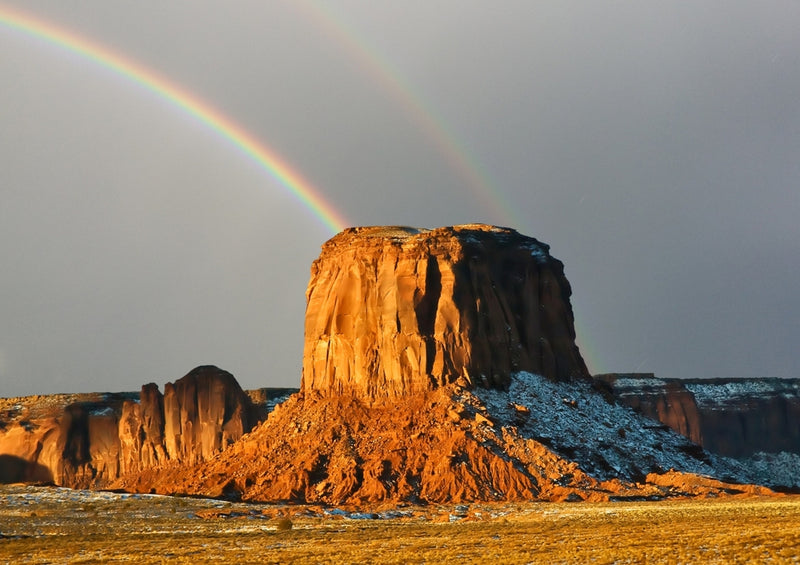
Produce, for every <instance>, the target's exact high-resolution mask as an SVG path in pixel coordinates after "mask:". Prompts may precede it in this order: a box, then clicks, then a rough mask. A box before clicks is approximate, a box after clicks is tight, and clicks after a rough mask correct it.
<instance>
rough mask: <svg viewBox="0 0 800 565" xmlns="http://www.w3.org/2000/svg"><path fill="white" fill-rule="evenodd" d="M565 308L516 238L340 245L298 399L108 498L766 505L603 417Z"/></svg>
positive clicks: (408, 235) (641, 423)
mask: <svg viewBox="0 0 800 565" xmlns="http://www.w3.org/2000/svg"><path fill="white" fill-rule="evenodd" d="M569 296H570V287H569V283H568V282H567V281H566V279H565V278H564V274H563V266H562V265H561V263H560V262H558V261H557V260H555V259H553V258H552V257H551V256H550V255H549V252H548V247H547V246H546V245H545V244H543V243H540V242H538V241H537V240H535V239H533V238H529V237H525V236H522V235H520V234H518V233H517V232H515V231H513V230H509V229H505V228H495V227H491V226H483V225H468V226H455V227H449V228H439V229H434V230H419V229H414V228H397V227H391V228H377V227H372V228H353V229H349V230H345V231H344V232H342V233H341V234H339V235H337V236H336V237H334V238H333V239H331V240H330V241H328V242H327V243H326V244H325V245H324V246H323V248H322V253H321V255H320V257H319V259H318V260H317V261H315V262H314V265H313V267H312V270H311V280H310V283H309V287H308V291H307V298H308V302H307V310H306V324H305V331H306V335H305V350H304V359H303V377H302V386H301V390H300V392H299V393H298V394H296V395H293V396H292V397H291V398H289V399H288V400H287V401H286V402H284V403H283V404H281V405H279V406H278V407H277V408H276V409H275V411H274V412H272V413H271V414H270V415H269V417H268V418H267V420H266V421H265V422H264V423H262V424H261V425H259V426H258V427H257V428H256V429H254V430H253V431H252V432H251V433H250V434H248V435H247V436H245V437H243V438H242V439H241V440H239V441H238V442H236V443H235V444H234V445H233V446H232V447H231V448H230V449H228V450H226V451H224V452H222V453H220V454H218V455H216V456H214V457H212V458H211V459H209V460H207V461H205V462H203V463H200V464H199V465H197V466H195V467H193V468H188V469H187V468H186V467H185V466H180V465H169V466H166V467H161V468H159V469H158V470H157V471H153V470H151V471H145V472H142V473H138V474H135V475H129V476H125V477H122V478H121V479H120V481H119V482H117V483H116V484H115V485H114V486H115V487H116V488H122V489H126V490H132V491H139V492H159V493H164V494H192V495H204V496H213V497H228V498H235V499H243V500H253V501H292V502H305V503H325V504H354V505H360V504H364V503H369V504H376V503H392V504H394V503H397V502H401V501H402V502H429V503H453V502H463V501H476V500H611V499H618V498H631V497H633V498H651V497H655V498H660V497H668V496H695V495H702V494H713V495H715V496H722V495H726V494H737V493H740V494H741V493H750V494H752V493H764V492H768V491H766V489H759V488H758V487H742V486H737V487H734V486H732V485H729V484H723V483H721V482H719V481H715V480H713V479H708V480H704V481H705V482H704V481H700V482H699V483H698V481H696V480H694V479H693V478H692V477H693V476H694V475H692V473H702V474H704V475H712V474H715V473H716V472H717V471H720V469H717V468H716V467H715V463H714V462H713V461H712V459H711V458H710V457H709V455H708V454H707V453H706V452H704V451H703V450H702V449H701V448H699V447H698V446H696V445H694V444H692V443H690V442H689V441H687V440H686V439H685V438H683V437H681V436H680V435H678V434H676V433H674V432H671V431H669V430H666V429H665V428H664V427H663V426H658V425H653V422H651V421H650V420H648V419H647V418H644V417H643V416H640V415H637V414H636V413H635V412H634V411H632V410H630V409H629V408H625V407H621V406H619V405H616V404H614V403H613V402H607V401H606V399H605V398H604V397H603V395H601V394H600V393H599V392H598V391H597V390H595V389H594V388H593V383H592V382H591V380H590V379H589V378H588V376H587V372H586V367H585V365H584V363H583V360H582V359H581V357H580V353H579V352H578V349H577V347H576V346H575V343H574V337H575V334H574V330H573V320H572V311H571V307H570V304H569ZM533 373H537V374H533ZM542 375H544V376H542ZM669 469H676V470H678V471H676V472H675V473H673V474H672V475H670V477H672V478H668V479H663V480H662V479H658V480H649V478H648V477H650V476H651V475H661V474H663V473H666V472H667V471H668V470H669ZM681 471H682V472H683V473H681ZM722 472H723V473H725V474H726V475H728V476H733V475H734V474H735V469H728V468H726V469H724V470H722ZM678 481H680V482H682V483H685V484H687V485H692V486H691V489H689V487H687V488H682V487H680V486H678Z"/></svg>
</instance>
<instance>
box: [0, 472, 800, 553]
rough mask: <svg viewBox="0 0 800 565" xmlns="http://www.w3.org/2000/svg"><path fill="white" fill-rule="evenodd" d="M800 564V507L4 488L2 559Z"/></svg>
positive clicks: (799, 500)
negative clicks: (446, 502) (405, 501)
mask: <svg viewBox="0 0 800 565" xmlns="http://www.w3.org/2000/svg"><path fill="white" fill-rule="evenodd" d="M114 561H129V562H136V563H161V562H177V563H198V562H204V561H215V562H228V563H234V562H237V563H290V562H297V563H453V562H458V563H473V562H474V563H478V562H480V563H487V562H488V563H490V564H491V565H496V564H500V563H644V562H646V563H698V562H704V563H800V497H797V496H787V497H782V498H772V499H767V498H759V499H723V500H703V501H670V502H615V503H602V504H589V503H571V504H570V503H559V504H556V503H528V504H472V505H461V506H448V507H445V506H409V507H402V508H398V509H375V512H374V513H364V512H358V511H356V510H354V509H346V508H322V507H307V506H286V505H265V504H255V505H251V504H242V503H229V502H223V501H218V500H207V499H192V498H171V497H162V496H147V495H128V494H114V493H102V492H88V491H72V490H67V489H59V488H44V487H28V486H17V485H7V486H0V562H11V563H17V562H19V563H66V562H70V563H92V562H114Z"/></svg>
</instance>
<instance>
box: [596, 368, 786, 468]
mask: <svg viewBox="0 0 800 565" xmlns="http://www.w3.org/2000/svg"><path fill="white" fill-rule="evenodd" d="M595 379H596V381H597V382H598V383H600V384H601V385H602V386H603V387H604V388H606V389H607V390H608V391H609V392H610V393H611V394H612V395H613V397H614V398H615V399H616V400H617V401H619V402H621V403H623V404H626V405H628V406H631V407H632V408H634V409H635V410H637V411H638V412H640V413H641V414H644V415H645V416H647V417H649V418H652V419H654V420H657V421H659V422H662V423H664V424H666V425H667V426H669V427H670V428H672V429H673V430H675V431H677V432H678V433H680V434H683V435H684V436H686V437H687V438H689V439H691V440H692V441H693V442H695V443H697V444H699V445H702V446H703V447H704V448H706V449H707V450H709V451H711V452H713V453H717V454H719V455H725V456H728V457H736V458H743V457H748V456H751V455H753V454H755V453H758V452H767V453H780V452H789V453H797V454H800V379H662V378H655V376H654V375H653V374H607V375H597V376H596V377H595Z"/></svg>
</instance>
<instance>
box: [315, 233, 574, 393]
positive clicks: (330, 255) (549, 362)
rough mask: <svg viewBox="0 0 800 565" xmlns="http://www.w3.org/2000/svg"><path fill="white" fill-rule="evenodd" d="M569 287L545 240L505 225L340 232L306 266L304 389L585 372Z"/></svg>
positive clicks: (390, 388) (403, 387)
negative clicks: (308, 267) (519, 373)
mask: <svg viewBox="0 0 800 565" xmlns="http://www.w3.org/2000/svg"><path fill="white" fill-rule="evenodd" d="M570 294H571V288H570V285H569V282H567V279H566V278H565V277H564V268H563V264H562V263H561V262H560V261H558V260H557V259H554V258H553V257H552V256H551V255H550V253H549V247H548V246H547V245H546V244H544V243H541V242H539V241H537V240H536V239H533V238H531V237H526V236H523V235H521V234H519V233H517V232H516V231H514V230H511V229H507V228H498V227H493V226H486V225H482V224H470V225H462V226H453V227H445V228H438V229H433V230H424V229H416V228H408V227H365V228H350V229H347V230H345V231H343V232H342V233H340V234H339V235H337V236H335V237H334V238H332V239H331V240H329V241H328V242H327V243H325V245H324V246H323V248H322V253H321V254H320V257H319V258H318V259H317V260H316V261H315V262H314V264H313V266H312V268H311V281H310V283H309V286H308V291H307V295H306V296H307V309H306V322H305V346H304V357H303V378H302V385H301V390H302V391H303V392H304V393H306V394H323V395H325V394H328V395H330V394H336V395H341V394H352V395H355V396H359V397H362V398H370V399H374V398H380V397H386V396H389V397H392V396H400V395H404V394H409V393H417V392H423V391H427V390H432V389H434V388H437V387H439V386H442V385H445V384H449V383H460V384H462V385H465V386H468V387H472V386H483V387H490V388H499V389H504V388H507V386H508V384H509V379H510V375H511V373H513V372H517V371H530V372H534V373H538V374H542V375H544V376H546V377H548V378H550V379H553V380H557V381H570V380H576V379H581V380H583V379H587V378H588V376H589V375H588V371H587V369H586V365H585V363H584V361H583V359H582V358H581V356H580V352H579V351H578V348H577V346H576V345H575V330H574V325H573V314H572V308H571V306H570V302H569V297H570Z"/></svg>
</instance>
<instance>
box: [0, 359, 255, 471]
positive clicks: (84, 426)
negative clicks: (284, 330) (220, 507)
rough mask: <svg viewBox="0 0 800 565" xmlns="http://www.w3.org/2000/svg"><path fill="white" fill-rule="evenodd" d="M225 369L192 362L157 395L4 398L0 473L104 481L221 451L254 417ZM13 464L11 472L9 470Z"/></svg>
mask: <svg viewBox="0 0 800 565" xmlns="http://www.w3.org/2000/svg"><path fill="white" fill-rule="evenodd" d="M254 413H255V409H254V406H253V404H252V402H251V401H250V398H249V397H248V396H247V395H246V394H245V393H244V392H243V391H242V389H241V388H240V387H239V384H238V383H237V382H236V380H235V379H234V378H233V376H232V375H231V374H230V373H227V372H225V371H222V370H220V369H218V368H216V367H198V368H197V369H195V370H193V371H191V372H190V373H189V374H188V375H186V376H185V377H183V378H181V379H179V380H178V381H176V382H175V383H174V384H172V383H168V384H167V385H166V386H165V393H164V394H163V395H162V394H161V392H159V390H158V387H157V386H156V385H155V384H148V385H145V386H144V387H142V391H141V394H139V395H136V394H130V393H128V394H125V393H121V394H113V393H112V394H86V395H53V396H52V397H40V398H38V399H33V400H32V401H30V400H29V401H28V402H22V401H20V402H17V403H13V402H9V401H6V403H5V409H4V411H3V413H2V414H0V422H2V426H1V427H0V457H6V458H7V460H8V461H9V462H11V461H13V462H14V464H13V465H11V463H9V465H7V466H6V469H7V471H6V472H5V473H4V474H6V475H8V476H7V477H5V478H4V480H6V481H8V482H11V481H40V482H51V481H52V482H54V483H55V484H58V485H63V486H70V487H96V486H103V485H106V484H108V483H110V482H111V481H113V480H116V479H117V478H119V477H120V476H121V475H124V474H126V473H133V472H139V471H141V470H143V469H148V468H152V467H155V466H158V465H162V464H164V463H167V462H170V461H180V462H184V463H186V464H193V463H197V462H199V461H202V460H205V459H207V458H209V457H211V456H212V455H214V454H216V453H218V452H220V451H222V450H223V449H224V448H225V447H227V446H228V445H230V444H231V443H233V442H234V441H236V440H237V439H239V438H240V437H241V436H242V435H243V434H245V433H247V432H248V431H250V429H251V428H252V426H253V425H254V424H255V423H256V422H257V420H255V419H254V418H253V416H252V415H253V414H254ZM12 466H13V469H14V470H13V472H12V471H9V470H8V469H11V468H12Z"/></svg>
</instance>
